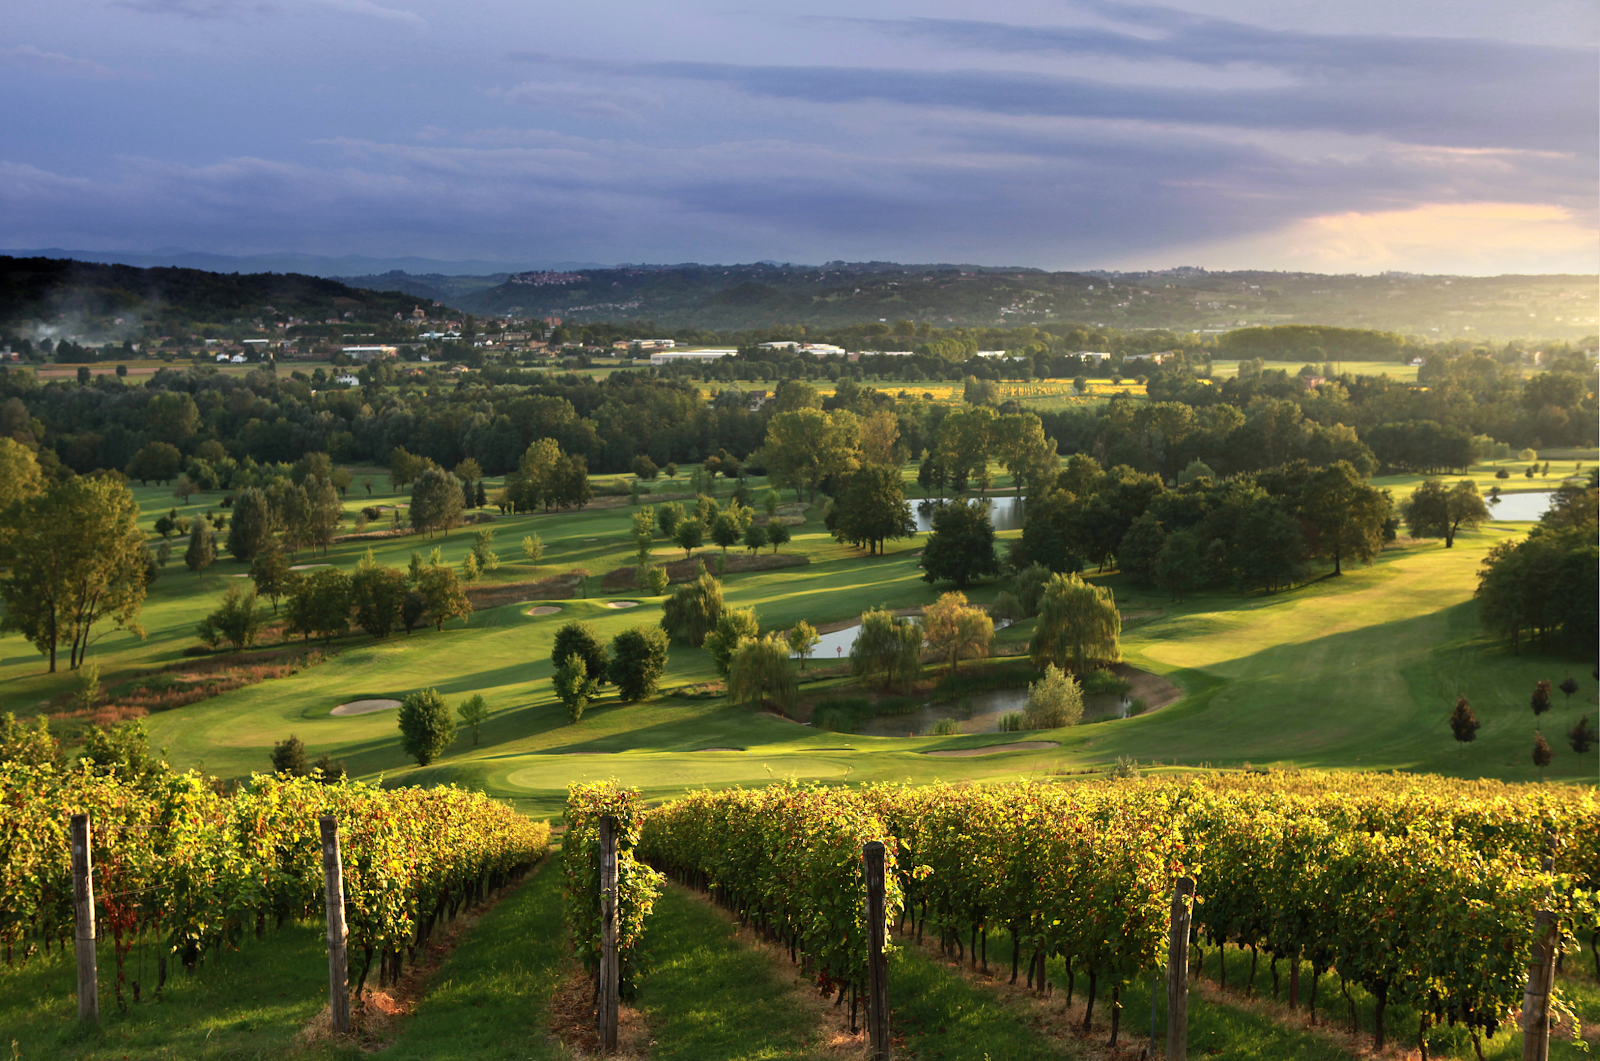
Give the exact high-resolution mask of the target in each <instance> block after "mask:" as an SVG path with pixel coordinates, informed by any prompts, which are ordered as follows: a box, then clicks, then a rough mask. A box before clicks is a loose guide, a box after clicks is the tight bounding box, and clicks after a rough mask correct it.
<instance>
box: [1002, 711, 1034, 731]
mask: <svg viewBox="0 0 1600 1061" xmlns="http://www.w3.org/2000/svg"><path fill="white" fill-rule="evenodd" d="M1025 721H1026V719H1024V718H1023V716H1022V712H1021V711H1013V712H1011V713H1010V714H1007V715H1001V716H1000V732H1001V733H1021V732H1022V731H1023V730H1024V729H1026V728H1027V727H1026V726H1025V725H1024V722H1025Z"/></svg>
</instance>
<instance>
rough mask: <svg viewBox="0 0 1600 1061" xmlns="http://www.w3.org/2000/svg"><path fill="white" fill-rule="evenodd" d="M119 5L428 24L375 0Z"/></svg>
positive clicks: (220, 14) (241, 16)
mask: <svg viewBox="0 0 1600 1061" xmlns="http://www.w3.org/2000/svg"><path fill="white" fill-rule="evenodd" d="M115 2H116V3H117V5H118V6H120V7H127V8H132V9H133V10H135V11H143V12H146V13H147V14H153V15H178V16H181V17H183V18H189V19H196V20H201V21H207V20H214V19H219V20H220V19H227V20H246V21H248V20H252V19H257V18H263V17H267V16H275V15H283V14H288V13H291V12H292V11H293V10H294V9H296V8H298V9H299V11H300V12H301V13H304V12H306V11H308V10H311V9H315V8H322V9H324V10H329V11H338V12H342V13H344V14H347V15H356V16H358V17H362V18H376V19H381V20H384V21H387V22H397V23H401V24H404V25H408V26H412V27H415V28H418V29H426V28H427V26H428V22H427V20H426V19H424V18H423V17H422V16H421V15H419V14H417V13H416V12H414V11H405V10H401V9H399V8H393V7H384V6H383V5H381V4H376V3H373V2H372V0H115Z"/></svg>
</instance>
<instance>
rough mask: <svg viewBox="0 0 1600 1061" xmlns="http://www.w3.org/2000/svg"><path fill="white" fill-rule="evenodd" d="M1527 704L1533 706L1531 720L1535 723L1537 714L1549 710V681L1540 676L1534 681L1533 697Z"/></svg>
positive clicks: (1537, 717)
mask: <svg viewBox="0 0 1600 1061" xmlns="http://www.w3.org/2000/svg"><path fill="white" fill-rule="evenodd" d="M1529 706H1531V707H1532V708H1533V720H1534V724H1535V725H1537V724H1538V721H1539V716H1540V715H1542V714H1544V713H1545V712H1546V711H1548V710H1550V683H1549V682H1548V681H1546V680H1544V679H1542V678H1541V679H1540V680H1539V681H1537V682H1535V683H1534V685H1533V697H1532V699H1531V700H1530V701H1529Z"/></svg>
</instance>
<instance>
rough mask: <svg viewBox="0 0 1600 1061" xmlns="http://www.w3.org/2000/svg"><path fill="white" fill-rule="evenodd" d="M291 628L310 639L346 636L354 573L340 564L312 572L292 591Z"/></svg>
mask: <svg viewBox="0 0 1600 1061" xmlns="http://www.w3.org/2000/svg"><path fill="white" fill-rule="evenodd" d="M284 610H285V612H286V613H287V616H288V622H287V623H286V626H287V629H288V630H289V631H290V632H292V633H297V634H300V635H301V636H302V637H303V638H305V640H307V641H309V640H311V639H312V638H313V637H320V638H322V640H323V642H324V643H326V642H328V641H331V640H333V639H334V638H336V637H343V636H344V635H345V634H346V633H348V632H349V630H350V576H349V575H347V574H345V573H344V572H343V571H340V570H339V569H338V568H336V567H322V568H318V569H317V570H315V571H312V572H309V573H308V574H306V575H305V576H304V577H302V578H301V579H299V581H297V582H296V583H295V587H294V589H293V590H292V591H291V592H290V594H289V603H288V606H287V607H286V608H285V609H284Z"/></svg>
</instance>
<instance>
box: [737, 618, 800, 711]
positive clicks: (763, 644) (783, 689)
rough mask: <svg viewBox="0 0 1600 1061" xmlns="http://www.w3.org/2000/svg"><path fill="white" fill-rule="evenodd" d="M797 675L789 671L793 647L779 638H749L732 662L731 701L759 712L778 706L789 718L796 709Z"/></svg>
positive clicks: (743, 642) (769, 635)
mask: <svg viewBox="0 0 1600 1061" xmlns="http://www.w3.org/2000/svg"><path fill="white" fill-rule="evenodd" d="M795 689H796V686H795V680H794V673H793V671H791V670H790V669H789V647H788V645H787V644H785V642H784V641H783V639H782V638H780V637H778V636H777V635H776V634H768V635H767V636H766V637H759V638H748V639H746V640H744V641H741V642H740V643H739V646H738V648H737V649H735V650H734V653H733V656H732V658H731V659H729V661H728V699H729V700H731V701H733V702H734V703H736V704H744V705H746V706H749V707H753V708H759V707H761V706H762V705H763V704H765V703H772V704H775V705H776V706H777V708H778V711H779V713H781V714H783V715H789V714H791V713H792V712H793V711H794V705H795V699H796V696H795Z"/></svg>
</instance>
